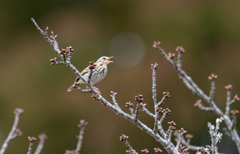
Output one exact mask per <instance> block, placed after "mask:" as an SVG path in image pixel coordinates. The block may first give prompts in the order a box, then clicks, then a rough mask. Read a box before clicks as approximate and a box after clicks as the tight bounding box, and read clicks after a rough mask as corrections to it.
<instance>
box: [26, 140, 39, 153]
mask: <svg viewBox="0 0 240 154" xmlns="http://www.w3.org/2000/svg"><path fill="white" fill-rule="evenodd" d="M28 140H29V146H28V152H27V154H32V146H33V142H35V141H36V140H37V139H36V138H35V137H30V136H29V137H28Z"/></svg>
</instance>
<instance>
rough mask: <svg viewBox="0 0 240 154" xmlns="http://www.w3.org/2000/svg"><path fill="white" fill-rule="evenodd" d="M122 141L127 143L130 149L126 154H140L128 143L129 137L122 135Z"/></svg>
mask: <svg viewBox="0 0 240 154" xmlns="http://www.w3.org/2000/svg"><path fill="white" fill-rule="evenodd" d="M120 141H123V142H124V143H125V146H126V147H127V148H128V150H127V151H126V153H129V154H138V153H137V152H136V151H135V150H134V149H133V148H132V146H131V145H130V143H129V142H128V136H126V135H124V134H122V135H121V136H120Z"/></svg>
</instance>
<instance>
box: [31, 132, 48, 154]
mask: <svg viewBox="0 0 240 154" xmlns="http://www.w3.org/2000/svg"><path fill="white" fill-rule="evenodd" d="M38 138H39V143H38V146H37V149H36V150H35V152H34V154H40V153H41V151H42V149H43V146H44V143H45V140H46V139H47V138H48V137H47V135H46V134H45V133H41V134H39V135H38Z"/></svg>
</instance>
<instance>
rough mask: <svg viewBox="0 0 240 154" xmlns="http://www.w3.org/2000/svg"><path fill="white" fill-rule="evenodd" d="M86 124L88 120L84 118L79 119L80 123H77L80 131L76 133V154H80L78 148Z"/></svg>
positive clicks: (80, 145) (79, 147) (79, 148)
mask: <svg viewBox="0 0 240 154" xmlns="http://www.w3.org/2000/svg"><path fill="white" fill-rule="evenodd" d="M87 124H88V122H86V121H85V120H80V124H79V125H78V127H79V128H80V132H79V135H78V143H77V147H76V151H77V153H78V154H80V150H81V147H82V140H83V134H84V130H85V126H86V125H87Z"/></svg>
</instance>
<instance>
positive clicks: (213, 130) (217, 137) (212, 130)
mask: <svg viewBox="0 0 240 154" xmlns="http://www.w3.org/2000/svg"><path fill="white" fill-rule="evenodd" d="M222 120H223V118H222V117H221V118H220V119H219V118H217V119H216V126H215V127H214V125H212V124H211V123H210V122H209V123H208V127H209V134H210V137H211V141H212V144H211V147H210V149H209V150H210V151H211V152H212V153H214V154H218V147H217V143H218V142H220V141H221V139H222V133H219V132H218V130H219V126H220V122H222Z"/></svg>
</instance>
